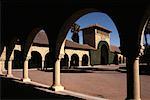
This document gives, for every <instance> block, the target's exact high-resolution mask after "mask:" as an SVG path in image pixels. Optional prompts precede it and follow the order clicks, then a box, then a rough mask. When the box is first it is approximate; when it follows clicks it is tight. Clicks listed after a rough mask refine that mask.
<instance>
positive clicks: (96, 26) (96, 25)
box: [80, 24, 112, 33]
mask: <svg viewBox="0 0 150 100" xmlns="http://www.w3.org/2000/svg"><path fill="white" fill-rule="evenodd" d="M92 27H94V28H97V29H103V30H105V31H107V32H109V33H110V32H112V31H111V30H109V29H107V28H105V27H103V26H101V25H99V24H92V25H89V26H87V27H85V28H82V29H80V30H84V29H87V28H92Z"/></svg>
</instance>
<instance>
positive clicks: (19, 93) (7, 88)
mask: <svg viewBox="0 0 150 100" xmlns="http://www.w3.org/2000/svg"><path fill="white" fill-rule="evenodd" d="M0 79H1V99H2V100H6V99H19V100H21V99H42V100H43V99H44V100H48V99H55V100H56V99H57V100H63V99H65V100H66V99H67V100H68V99H69V100H70V99H71V100H83V99H81V98H77V97H73V96H69V95H60V94H55V93H50V92H45V91H42V90H39V89H36V88H35V86H34V85H31V84H24V83H20V82H17V81H14V79H11V78H5V77H3V76H0Z"/></svg>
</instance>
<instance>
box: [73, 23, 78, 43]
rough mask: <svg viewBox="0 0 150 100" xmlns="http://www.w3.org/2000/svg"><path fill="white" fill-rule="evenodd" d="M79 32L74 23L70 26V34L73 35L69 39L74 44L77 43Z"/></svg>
mask: <svg viewBox="0 0 150 100" xmlns="http://www.w3.org/2000/svg"><path fill="white" fill-rule="evenodd" d="M79 31H80V26H79V25H78V24H76V23H74V24H73V25H72V26H71V32H72V33H73V35H72V37H71V39H72V40H73V41H74V42H77V43H79V35H78V32H79Z"/></svg>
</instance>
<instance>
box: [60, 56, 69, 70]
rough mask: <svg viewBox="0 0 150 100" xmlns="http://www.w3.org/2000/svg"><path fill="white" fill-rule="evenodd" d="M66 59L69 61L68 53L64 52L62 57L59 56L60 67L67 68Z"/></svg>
mask: <svg viewBox="0 0 150 100" xmlns="http://www.w3.org/2000/svg"><path fill="white" fill-rule="evenodd" d="M68 61H69V57H68V55H67V54H66V53H65V55H64V58H61V61H60V67H61V68H68V67H69V66H68Z"/></svg>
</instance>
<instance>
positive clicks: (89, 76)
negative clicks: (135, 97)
mask: <svg viewBox="0 0 150 100" xmlns="http://www.w3.org/2000/svg"><path fill="white" fill-rule="evenodd" d="M13 75H14V76H15V77H19V78H21V77H22V71H13ZM29 76H30V78H31V79H32V81H35V82H38V83H42V84H45V85H49V86H51V85H52V72H50V71H47V72H45V71H39V70H29ZM61 83H62V85H63V86H64V87H65V89H67V90H71V91H75V92H79V93H83V94H87V95H92V96H96V97H102V98H106V99H111V100H124V99H125V97H126V74H125V73H120V72H116V71H88V72H78V71H74V72H73V71H71V72H68V71H67V72H66V71H63V72H62V73H61ZM149 83H150V76H149V75H141V91H142V93H141V96H142V100H149V99H150V85H149Z"/></svg>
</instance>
